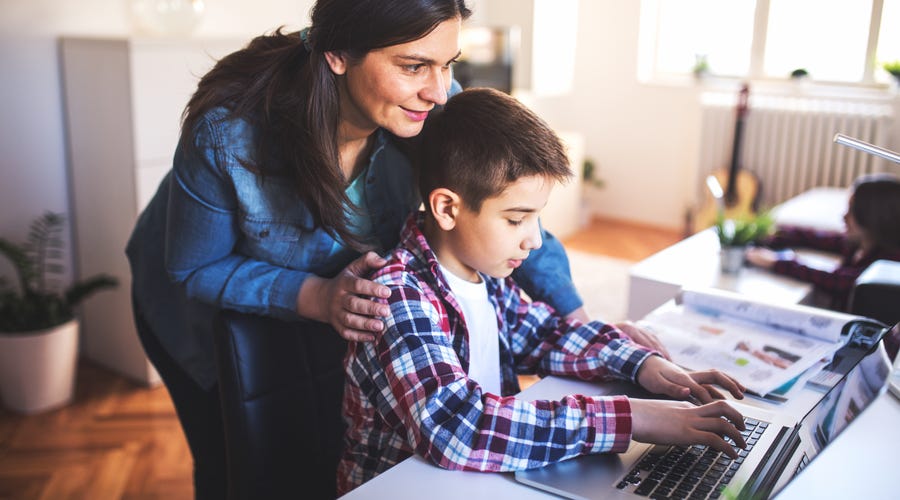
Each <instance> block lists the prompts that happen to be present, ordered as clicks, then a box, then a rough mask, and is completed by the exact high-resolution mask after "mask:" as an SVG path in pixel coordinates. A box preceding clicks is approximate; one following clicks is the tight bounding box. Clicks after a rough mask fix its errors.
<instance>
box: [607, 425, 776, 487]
mask: <svg viewBox="0 0 900 500" xmlns="http://www.w3.org/2000/svg"><path fill="white" fill-rule="evenodd" d="M768 425H769V424H768V423H767V422H761V421H759V420H756V419H752V418H744V426H745V430H744V431H742V432H741V434H742V435H743V437H744V441H746V442H747V448H746V449H743V450H742V449H738V450H737V451H738V458H736V459H734V460H732V459H731V458H730V457H729V456H728V455H725V454H724V453H720V452H718V451H716V450H714V449H712V448H709V447H707V446H704V445H694V446H656V447H654V448H653V449H652V450H651V451H650V452H649V453H647V455H645V456H644V457H643V458H642V459H641V461H640V462H638V464H637V465H636V466H635V467H634V468H633V469H632V470H631V472H629V473H628V474H627V475H626V476H625V477H624V478H623V479H622V480H621V481H620V482H619V483H618V484H617V485H616V488H619V489H621V490H625V489H629V490H630V489H631V488H634V489H633V492H634V493H635V494H638V495H641V496H646V497H650V498H690V499H694V498H697V499H701V498H719V497H720V496H721V495H722V491H723V490H724V489H725V488H726V487H728V484H729V483H730V482H731V479H732V478H733V477H734V474H735V473H736V472H737V470H738V468H740V466H741V464H743V463H744V458H746V457H747V454H748V453H749V452H750V450H751V449H752V448H753V445H754V444H756V442H757V441H759V437H760V436H761V435H762V433H763V431H764V430H765V429H766V427H768ZM725 440H726V441H729V442H731V440H729V439H728V438H726V439H725ZM732 444H733V443H732Z"/></svg>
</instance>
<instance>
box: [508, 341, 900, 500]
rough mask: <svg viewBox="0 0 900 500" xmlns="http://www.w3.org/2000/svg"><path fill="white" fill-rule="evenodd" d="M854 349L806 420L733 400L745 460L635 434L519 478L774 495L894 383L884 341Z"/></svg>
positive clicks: (543, 483) (569, 486)
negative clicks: (618, 448)
mask: <svg viewBox="0 0 900 500" xmlns="http://www.w3.org/2000/svg"><path fill="white" fill-rule="evenodd" d="M879 338H880V337H879ZM878 345H880V343H878V344H876V345H875V347H878ZM844 349H845V352H846V350H847V349H848V348H844ZM852 349H853V348H852V346H851V347H849V350H850V351H851V352H850V354H851V356H849V357H851V358H855V360H856V363H855V364H854V365H853V366H846V365H845V369H846V370H847V371H846V372H845V373H847V374H846V375H845V376H844V377H843V378H841V380H840V381H839V382H838V383H837V384H836V385H835V386H834V387H833V388H832V389H831V390H829V391H828V392H827V393H826V394H825V396H824V397H823V398H822V399H821V400H820V401H819V403H817V404H816V405H815V406H814V407H813V408H812V409H811V410H810V411H809V412H808V413H807V414H806V416H805V417H803V419H801V421H800V422H796V421H787V420H785V419H784V418H781V417H778V416H776V415H775V414H773V413H772V412H768V411H766V410H762V409H760V408H757V407H754V406H749V405H743V404H740V403H734V406H735V407H736V408H737V410H738V411H740V412H741V414H743V415H744V417H745V423H746V427H747V429H748V430H747V431H745V432H744V435H745V441H747V444H748V447H747V450H741V454H742V455H743V456H742V457H741V458H739V459H738V460H731V459H730V458H728V457H727V456H725V455H723V454H720V453H718V452H716V451H715V450H708V449H707V448H706V447H703V446H689V447H680V446H665V445H651V444H644V443H637V442H634V441H632V443H631V446H630V447H629V449H628V451H626V452H625V453H621V454H616V453H607V454H599V455H587V456H583V457H578V458H575V459H572V460H567V461H564V462H560V463H557V464H553V465H549V466H547V467H543V468H540V469H532V470H528V471H519V472H516V475H515V478H516V480H517V481H519V482H521V483H523V484H527V485H529V486H533V487H535V488H539V489H542V490H546V491H548V492H551V493H554V494H556V495H561V496H564V497H568V498H585V499H590V498H617V497H630V498H634V497H635V496H636V495H637V496H645V497H657V498H659V497H672V498H687V497H690V498H704V497H706V498H718V497H720V496H722V491H723V490H725V491H727V492H728V493H729V496H730V497H732V498H733V497H734V496H736V495H738V494H739V493H740V494H741V497H745V496H749V494H752V495H753V498H767V497H769V496H770V495H771V494H772V492H775V491H778V490H780V489H781V488H783V487H784V486H785V485H786V484H787V482H788V481H790V480H791V479H792V478H793V477H794V476H795V475H796V474H797V473H798V472H799V471H800V470H801V469H802V468H803V467H805V466H806V464H808V463H809V461H810V460H812V458H813V457H815V455H817V454H818V453H819V451H821V450H822V449H823V448H824V447H825V446H826V445H827V444H828V443H829V442H831V440H832V439H834V437H835V436H837V434H838V433H839V432H840V431H841V430H843V429H844V428H845V427H846V425H847V424H848V423H849V422H850V421H852V420H853V419H854V418H855V417H856V416H857V415H859V413H860V412H861V411H862V410H863V409H864V408H865V407H866V406H868V404H869V403H870V402H871V401H872V400H873V399H875V397H876V396H877V395H878V394H879V393H880V392H881V391H882V389H883V388H884V387H886V385H887V384H888V376H889V374H890V368H891V367H890V363H889V362H888V358H887V356H886V355H885V351H884V349H883V348H873V347H870V346H860V347H857V349H858V350H859V355H857V356H852ZM847 357H848V356H845V359H846V358H847ZM637 389H638V390H639V389H640V388H637ZM630 392H632V391H626V393H630ZM629 395H632V396H639V395H638V394H629ZM644 397H645V396H644ZM751 445H752V447H751ZM726 488H727V489H726Z"/></svg>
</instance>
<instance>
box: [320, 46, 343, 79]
mask: <svg viewBox="0 0 900 500" xmlns="http://www.w3.org/2000/svg"><path fill="white" fill-rule="evenodd" d="M325 60H326V61H328V66H329V67H330V68H331V72H332V73H334V74H335V75H343V74H344V73H346V72H347V54H346V53H344V52H343V51H334V50H332V51H328V52H325Z"/></svg>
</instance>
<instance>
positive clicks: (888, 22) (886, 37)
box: [876, 0, 900, 68]
mask: <svg viewBox="0 0 900 500" xmlns="http://www.w3.org/2000/svg"><path fill="white" fill-rule="evenodd" d="M879 33H880V34H879V37H878V51H877V56H876V60H877V62H878V67H879V68H881V65H882V64H884V63H886V62H890V61H900V0H884V10H882V11H881V30H880V32H879Z"/></svg>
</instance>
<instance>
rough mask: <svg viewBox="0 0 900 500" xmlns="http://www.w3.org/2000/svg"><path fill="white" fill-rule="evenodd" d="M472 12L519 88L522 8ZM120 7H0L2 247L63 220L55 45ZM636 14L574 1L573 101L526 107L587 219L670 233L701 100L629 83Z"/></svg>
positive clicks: (299, 12)
mask: <svg viewBox="0 0 900 500" xmlns="http://www.w3.org/2000/svg"><path fill="white" fill-rule="evenodd" d="M313 3H314V2H313V0H256V1H254V2H247V1H245V0H208V1H207V2H206V5H207V9H206V13H205V17H204V20H203V22H202V24H201V25H200V27H199V29H198V31H197V35H199V36H203V35H235V34H237V35H243V34H246V36H247V37H248V38H249V37H251V36H253V35H256V34H259V33H261V32H263V31H268V30H271V29H273V28H275V27H277V26H278V25H280V24H287V25H288V26H289V27H298V26H302V25H305V24H306V22H307V21H308V12H309V9H310V7H311V6H312V4H313ZM469 3H470V5H471V6H472V7H473V8H474V10H475V15H474V16H473V18H472V22H476V23H485V24H520V25H521V26H522V40H523V44H524V45H525V47H524V49H525V50H523V54H522V55H523V56H524V57H523V58H522V59H520V61H522V64H521V66H520V67H518V68H517V69H516V76H515V78H516V81H517V83H518V84H520V85H525V86H527V85H528V82H529V81H530V78H529V72H530V65H529V62H528V55H529V52H528V50H527V49H528V44H529V43H530V41H531V35H532V29H531V22H532V17H533V16H532V13H533V8H532V7H531V3H530V2H525V1H523V0H470V2H469ZM127 5H128V0H0V71H2V74H3V76H2V77H0V110H3V111H2V114H0V235H4V236H6V237H13V238H16V237H18V236H20V235H24V234H25V226H26V224H27V223H28V221H29V220H30V219H31V218H32V217H33V216H35V215H37V214H39V213H41V212H42V211H44V210H48V209H49V210H56V211H68V198H67V187H66V186H67V181H66V167H65V147H64V130H63V116H62V106H61V102H60V76H59V69H58V60H57V46H56V43H57V42H56V39H57V37H58V36H59V35H63V34H94V35H117V34H118V35H121V34H125V33H127V32H128V30H129V29H130V28H129V20H128V15H127ZM639 14H640V2H638V1H627V2H625V1H621V0H590V1H581V2H580V4H579V26H578V30H579V33H578V51H577V55H576V57H577V59H576V74H575V75H574V86H573V91H572V94H571V95H568V96H565V97H554V98H536V99H534V100H533V105H534V106H535V108H536V109H537V111H538V112H539V113H540V114H541V115H542V116H544V117H545V118H546V119H547V120H548V122H550V123H551V124H552V125H553V126H555V127H556V128H558V129H560V130H566V131H578V132H581V133H583V134H584V136H585V139H586V141H585V148H586V149H585V154H586V155H587V156H589V157H592V158H594V159H595V160H596V162H597V164H598V166H599V174H600V176H601V177H602V178H603V179H604V180H605V181H606V188H604V189H603V190H600V191H593V192H590V193H589V195H590V203H591V205H590V206H591V207H592V210H593V211H595V212H597V213H600V214H603V215H607V216H610V217H615V218H620V219H628V220H633V221H636V222H643V223H647V224H653V225H659V226H667V227H672V228H677V227H680V226H681V224H682V222H683V217H684V213H685V210H686V208H687V207H688V205H689V200H690V198H691V197H692V196H693V194H694V185H695V180H696V174H695V165H696V163H697V161H696V160H697V155H698V147H699V146H698V141H699V136H698V133H699V132H698V130H699V120H700V117H699V109H698V106H697V93H698V89H697V88H694V87H690V86H687V87H664V86H653V85H645V84H639V83H638V82H637V79H636V74H637V68H636V59H637V45H638V26H639ZM895 131H900V127H895ZM895 135H897V132H895ZM897 140H898V138H896V137H895V138H894V141H895V142H896V141H897ZM111 189H114V187H111ZM0 266H2V264H0ZM0 272H2V269H0Z"/></svg>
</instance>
